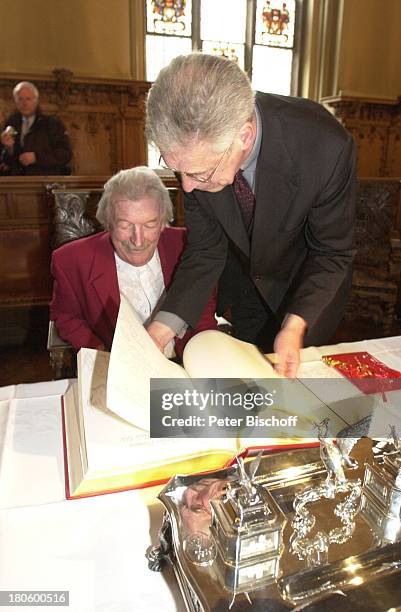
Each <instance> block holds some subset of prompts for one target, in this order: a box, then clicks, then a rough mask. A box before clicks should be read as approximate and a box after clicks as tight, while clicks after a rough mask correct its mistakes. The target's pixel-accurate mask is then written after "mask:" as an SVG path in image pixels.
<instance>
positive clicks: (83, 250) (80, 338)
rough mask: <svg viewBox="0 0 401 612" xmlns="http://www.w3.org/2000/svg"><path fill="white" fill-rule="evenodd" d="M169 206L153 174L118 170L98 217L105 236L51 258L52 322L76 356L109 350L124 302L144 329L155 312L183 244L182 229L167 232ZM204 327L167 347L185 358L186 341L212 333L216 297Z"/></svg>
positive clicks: (169, 353)
mask: <svg viewBox="0 0 401 612" xmlns="http://www.w3.org/2000/svg"><path fill="white" fill-rule="evenodd" d="M172 212H173V210H172V204H171V201H170V196H169V194H168V191H167V189H166V187H165V186H164V185H163V183H162V181H161V180H160V178H159V177H158V176H157V175H156V173H155V172H153V170H150V169H149V168H146V167H143V166H139V167H137V168H131V169H129V170H121V172H119V173H117V174H116V175H115V176H113V177H112V178H111V179H110V180H109V181H107V183H106V185H105V189H104V193H103V196H102V198H101V200H100V202H99V206H98V210H97V218H98V220H99V221H100V222H101V223H102V224H103V225H104V227H106V231H104V232H100V233H98V234H95V235H93V236H89V237H87V238H81V239H80V240H75V241H73V242H69V243H67V244H65V245H63V246H61V247H60V248H58V249H57V250H55V251H54V252H53V256H52V274H53V277H54V287H53V299H52V302H51V304H50V318H51V319H52V320H53V321H55V324H56V327H57V330H58V332H59V334H60V336H61V337H62V338H63V339H64V340H67V341H68V342H70V344H72V345H73V346H74V347H75V348H76V349H80V348H81V347H87V348H95V349H99V350H104V349H107V350H110V348H111V344H112V341H113V335H114V330H115V326H116V321H117V315H118V309H119V305H120V294H123V295H124V296H125V297H126V298H127V300H128V301H129V302H130V303H131V305H132V306H133V307H134V309H135V310H136V312H137V314H138V316H139V318H140V319H141V320H142V322H143V323H144V324H148V323H149V322H150V321H151V320H152V317H153V315H154V313H155V312H157V309H158V307H159V303H160V301H161V300H162V298H163V295H164V291H165V289H166V288H168V287H169V285H170V283H171V281H172V278H173V276H174V272H175V268H176V267H177V264H178V262H179V260H180V258H181V254H182V251H183V249H184V246H185V241H186V230H185V229H184V228H176V227H174V228H173V227H167V224H168V222H169V221H171V219H172V216H173V215H172ZM208 298H209V299H208V300H207V301H206V304H205V306H204V308H203V312H202V315H201V316H200V320H199V322H198V324H197V325H196V326H194V329H192V330H187V332H186V333H185V335H184V337H183V338H181V339H178V338H177V339H176V341H175V347H174V344H173V343H172V342H171V343H170V345H169V346H167V347H166V351H165V353H166V355H167V356H168V357H171V356H172V354H173V349H174V348H175V352H176V354H177V355H179V356H180V355H181V354H182V350H183V347H184V345H185V343H186V342H187V341H188V340H189V338H190V337H191V336H192V335H193V334H194V333H197V332H199V331H202V330H205V329H215V328H216V327H217V324H216V320H215V317H214V313H215V307H216V300H215V292H214V291H213V290H211V291H210V294H209V296H208Z"/></svg>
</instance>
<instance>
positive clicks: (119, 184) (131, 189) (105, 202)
mask: <svg viewBox="0 0 401 612" xmlns="http://www.w3.org/2000/svg"><path fill="white" fill-rule="evenodd" d="M116 196H119V197H120V198H121V197H122V198H126V199H127V200H132V201H133V202H137V201H138V200H141V199H142V198H145V197H150V198H153V199H155V200H156V201H157V202H158V203H159V206H160V214H161V215H162V216H163V218H164V222H165V223H166V224H168V223H169V222H170V221H172V220H173V216H174V214H173V205H172V203H171V200H170V195H169V193H168V190H167V188H166V187H165V186H164V185H163V182H162V180H161V179H160V178H159V177H158V176H157V174H156V172H154V171H153V170H151V169H150V168H147V167H146V166H137V167H136V168H130V169H129V170H120V172H117V174H115V175H114V176H112V177H111V179H109V180H108V181H107V183H105V185H104V192H103V195H102V197H101V199H100V201H99V204H98V207H97V212H96V218H97V220H98V221H100V223H101V224H102V225H103V226H104V227H105V228H106V229H109V227H110V221H111V213H112V207H113V204H114V200H115V197H116Z"/></svg>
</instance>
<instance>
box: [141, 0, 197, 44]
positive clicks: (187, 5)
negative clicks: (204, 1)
mask: <svg viewBox="0 0 401 612" xmlns="http://www.w3.org/2000/svg"><path fill="white" fill-rule="evenodd" d="M191 4H192V3H191V2H187V1H186V0H151V1H150V2H149V1H148V2H147V7H146V8H147V19H146V21H147V24H146V25H147V31H148V32H152V33H154V34H170V35H172V36H191V33H192V15H191V8H192V6H191Z"/></svg>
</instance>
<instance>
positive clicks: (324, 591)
mask: <svg viewBox="0 0 401 612" xmlns="http://www.w3.org/2000/svg"><path fill="white" fill-rule="evenodd" d="M352 456H353V457H354V458H355V459H356V460H357V463H358V466H357V468H355V469H347V470H346V475H347V478H348V479H349V480H354V479H357V478H360V479H361V480H362V481H363V478H364V472H365V464H366V463H368V464H375V463H377V461H379V462H380V453H379V452H378V449H377V448H376V447H375V443H374V442H372V440H370V439H368V438H364V439H361V440H359V442H358V443H357V445H356V446H355V447H354V449H353V451H352ZM374 457H375V458H374ZM235 478H236V469H235V468H228V469H224V470H219V471H215V472H212V473H208V474H207V475H191V476H175V477H174V478H173V479H171V480H170V481H169V483H168V484H167V485H166V487H165V488H164V489H163V490H162V492H161V493H160V495H159V498H160V500H161V501H162V502H163V504H164V506H165V509H166V510H165V516H164V520H163V525H162V527H161V531H160V546H158V547H153V552H152V551H151V553H150V555H149V554H148V559H151V561H150V563H149V566H150V567H151V566H152V559H153V561H154V555H153V553H155V551H156V550H157V551H158V554H159V556H158V561H157V562H156V564H154V563H153V567H152V569H159V567H158V565H161V563H160V561H161V560H162V559H163V557H164V559H167V560H168V561H169V562H171V564H172V566H173V569H174V572H175V575H176V577H177V580H178V583H179V585H180V588H181V592H182V595H183V598H184V601H185V604H186V607H187V610H189V611H190V612H209V611H210V612H212V611H213V612H218V611H220V610H231V611H236V610H250V609H253V610H275V611H281V610H293V609H297V610H310V611H312V610H313V611H314V610H325V612H326V610H327V611H329V610H341V612H346V611H347V610H350V611H351V610H352V611H354V610H364V612H366V611H369V612H374V611H376V610H377V611H382V610H383V611H384V610H389V609H391V608H392V609H393V610H397V609H398V608H399V607H400V608H399V609H400V610H401V542H399V541H398V540H400V539H401V535H400V534H399V532H398V534H396V535H395V536H394V535H393V541H390V542H389V540H388V536H387V539H386V537H384V536H383V533H384V531H383V526H382V525H381V526H378V527H377V528H376V525H375V522H374V521H372V516H371V514H369V513H367V512H366V511H362V510H360V511H359V512H358V513H357V515H356V517H355V529H354V531H353V535H352V537H351V538H350V539H349V540H348V541H346V542H344V543H341V544H331V545H330V548H329V551H328V563H327V564H326V565H322V566H318V567H312V568H308V567H307V564H306V561H304V560H299V559H298V558H297V556H296V555H295V554H294V553H293V552H291V546H290V537H291V535H292V533H293V528H292V526H291V520H292V517H293V515H294V511H293V501H294V497H295V495H296V494H297V493H299V492H301V491H302V490H304V489H305V487H307V486H311V485H313V486H315V485H317V484H319V483H321V482H323V480H325V478H326V471H325V469H324V466H323V464H322V462H321V460H320V453H319V448H318V447H313V448H305V449H296V450H285V451H280V448H279V447H278V452H275V453H271V454H269V455H267V456H264V457H263V458H262V461H261V463H260V466H259V469H258V475H257V476H256V478H255V480H254V482H256V483H258V484H260V485H262V486H263V487H266V488H267V489H268V491H269V492H270V493H271V494H272V495H273V497H274V499H275V501H276V502H277V504H278V506H279V507H280V508H281V510H282V512H283V513H284V515H285V517H286V518H287V521H286V525H285V527H284V531H283V546H282V548H281V550H280V554H279V557H278V563H277V569H276V572H275V577H273V578H272V579H270V580H269V581H267V583H266V584H263V585H262V586H260V585H258V587H257V588H255V589H253V588H252V587H248V588H247V590H246V591H245V590H244V591H243V592H238V591H237V592H236V590H235V589H230V588H227V586H226V585H224V584H223V583H222V580H221V575H219V572H218V568H217V564H216V562H215V561H211V562H210V563H206V564H205V565H204V566H200V565H197V564H194V563H193V562H192V561H191V560H190V558H189V555H188V553H187V552H186V548H187V543H188V538H189V537H190V536H191V534H192V533H193V532H196V533H199V532H200V533H204V534H205V535H206V536H208V535H209V536H210V505H209V501H210V499H215V498H218V497H219V495H221V491H222V489H223V488H224V486H225V485H226V483H227V482H230V481H234V480H235ZM338 501H339V499H338V498H337V499H336V500H330V499H321V500H319V501H317V502H315V503H313V504H312V505H311V507H310V509H311V511H312V512H313V514H314V516H315V517H316V525H317V526H318V529H319V530H324V531H326V532H327V533H328V532H329V531H330V530H331V529H333V528H334V527H338V526H339V520H338V518H337V517H336V516H335V515H334V513H333V510H334V507H335V505H336V503H338ZM365 505H366V504H365ZM391 533H392V534H394V530H392V531H391ZM156 557H157V555H156Z"/></svg>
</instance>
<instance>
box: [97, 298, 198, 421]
mask: <svg viewBox="0 0 401 612" xmlns="http://www.w3.org/2000/svg"><path fill="white" fill-rule="evenodd" d="M151 378H187V374H186V373H185V371H184V369H183V368H182V367H181V366H179V365H177V364H176V363H174V362H172V361H169V360H168V359H167V357H165V356H164V355H163V354H162V353H161V352H160V351H159V349H158V348H157V346H156V345H155V343H154V342H153V340H152V339H151V337H150V336H149V334H148V332H147V331H146V329H145V328H144V327H143V325H142V322H141V321H140V319H139V318H138V315H137V314H136V312H135V310H134V309H133V307H132V306H131V304H130V303H129V302H128V301H127V300H126V298H125V297H124V296H121V303H120V310H119V313H118V318H117V325H116V330H115V333H114V340H113V345H112V349H111V354H110V363H109V373H108V378H107V407H108V408H109V409H110V410H112V411H113V412H115V413H116V414H118V415H119V416H120V417H122V418H123V419H125V420H126V421H128V422H129V423H132V424H133V425H136V427H140V428H141V429H144V430H146V431H149V414H150V409H149V404H150V379H151Z"/></svg>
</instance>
